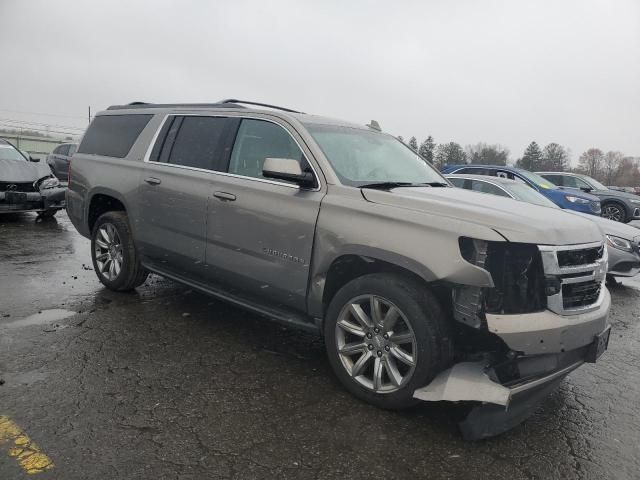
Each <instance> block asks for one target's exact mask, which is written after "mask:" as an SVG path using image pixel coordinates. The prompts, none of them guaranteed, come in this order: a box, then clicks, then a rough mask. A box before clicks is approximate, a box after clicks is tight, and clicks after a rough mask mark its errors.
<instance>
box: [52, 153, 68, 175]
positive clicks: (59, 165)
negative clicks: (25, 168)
mask: <svg viewBox="0 0 640 480" xmlns="http://www.w3.org/2000/svg"><path fill="white" fill-rule="evenodd" d="M68 153H69V145H60V146H59V147H58V148H56V149H55V150H54V154H53V162H52V165H51V167H52V169H53V173H54V175H55V176H56V177H58V178H60V179H64V178H66V175H67V173H68V172H69V167H68V164H65V159H66V155H67V154H68Z"/></svg>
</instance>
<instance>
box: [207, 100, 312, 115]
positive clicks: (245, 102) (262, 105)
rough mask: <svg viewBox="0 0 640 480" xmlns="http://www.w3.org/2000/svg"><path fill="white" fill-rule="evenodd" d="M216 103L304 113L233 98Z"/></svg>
mask: <svg viewBox="0 0 640 480" xmlns="http://www.w3.org/2000/svg"><path fill="white" fill-rule="evenodd" d="M218 103H222V104H229V103H244V104H245V105H256V106H259V107H267V108H275V109H276V110H282V111H283V112H289V113H304V112H299V111H297V110H292V109H290V108H285V107H279V106H277V105H269V104H268V103H260V102H249V101H247V100H236V99H235V98H227V99H226V100H221V101H220V102H218Z"/></svg>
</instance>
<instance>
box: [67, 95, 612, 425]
mask: <svg viewBox="0 0 640 480" xmlns="http://www.w3.org/2000/svg"><path fill="white" fill-rule="evenodd" d="M244 105H252V108H246V107H244ZM260 106H264V105H262V104H256V103H251V102H240V101H237V100H227V101H222V102H219V103H217V104H198V105H188V104H182V105H181V104H177V105H167V104H165V105H159V104H156V105H154V104H131V105H124V106H113V107H110V108H109V109H107V110H106V111H104V112H101V113H99V114H98V115H97V116H96V117H95V118H94V119H93V121H92V122H91V124H90V126H89V128H88V129H87V131H86V133H85V135H84V137H83V139H82V142H81V143H80V146H79V147H78V151H77V153H76V154H75V155H74V161H73V163H72V165H71V170H70V181H69V188H68V190H67V200H68V206H67V211H68V214H69V218H70V219H71V221H72V222H73V224H74V225H75V227H76V228H77V229H78V231H79V232H80V233H81V234H82V235H84V236H86V237H87V238H90V239H91V249H90V250H91V255H92V261H93V265H94V269H95V272H96V275H97V276H98V279H99V280H100V282H102V283H103V284H104V285H105V286H107V287H108V288H110V289H112V290H116V291H124V290H131V289H133V288H136V287H137V286H138V285H140V284H141V283H143V282H144V281H145V278H146V277H147V274H148V272H155V273H157V274H160V275H164V276H166V277H168V278H171V279H174V280H176V281H178V282H181V283H184V284H185V285H189V286H190V288H195V289H198V290H200V291H202V292H205V293H207V294H209V295H212V296H214V297H217V298H220V299H223V300H226V301H229V302H231V303H233V304H236V305H238V306H241V307H244V308H246V309H248V310H251V311H253V312H257V313H259V314H261V315H263V316H265V317H267V318H270V319H272V320H275V321H278V322H282V323H284V324H285V325H288V326H290V327H298V328H301V329H303V330H306V331H310V332H314V333H317V334H320V335H323V336H324V341H325V345H326V350H327V355H328V359H329V363H330V364H331V367H332V368H333V370H334V372H335V374H336V376H337V378H338V379H339V380H340V382H341V383H342V384H343V385H344V387H345V388H346V389H347V390H348V391H349V392H351V393H352V394H353V395H355V396H356V397H358V398H360V399H362V400H364V401H366V402H369V403H371V404H373V405H377V406H379V407H383V408H388V409H400V408H405V407H409V406H412V405H415V404H416V403H418V402H419V401H420V400H424V401H443V400H446V401H455V402H457V401H472V402H476V403H475V405H476V407H475V408H474V410H472V412H471V414H470V416H469V417H468V418H467V419H466V420H465V421H464V422H463V423H462V425H461V426H462V430H463V433H464V435H465V437H466V438H482V437H486V436H490V435H494V434H497V433H499V432H502V431H505V430H507V429H509V428H511V427H512V426H513V425H515V424H517V423H519V422H520V421H522V419H523V418H524V417H526V414H527V413H529V412H531V411H532V410H533V408H534V407H535V405H536V404H537V403H538V402H539V401H540V400H541V399H542V398H544V397H545V396H546V395H547V394H548V393H549V392H550V391H551V390H552V389H554V388H555V387H556V386H557V385H558V383H559V382H560V381H561V379H562V378H564V377H565V376H566V375H567V374H568V373H569V372H570V371H572V370H573V369H575V368H577V367H579V366H580V365H581V364H582V363H584V362H595V361H596V359H597V358H598V357H599V356H600V355H601V354H602V353H603V351H604V350H605V349H606V348H607V342H608V338H609V331H610V330H609V326H608V322H607V315H608V312H609V307H610V296H609V293H608V291H607V289H606V288H604V280H605V275H606V271H607V251H606V249H605V248H604V241H603V238H602V234H601V232H600V230H599V229H598V227H597V226H596V225H595V224H594V223H593V222H591V221H588V220H586V219H584V218H581V217H579V216H577V215H565V214H564V213H563V212H561V211H557V210H553V209H548V208H542V207H539V206H537V205H528V204H524V203H522V202H517V203H516V202H512V203H511V204H505V202H504V201H503V200H502V199H499V198H497V197H491V196H489V195H482V194H479V193H476V192H467V191H464V190H460V189H456V188H452V186H451V184H450V183H449V182H448V181H447V180H446V179H445V178H444V177H442V176H441V175H440V173H438V172H437V171H436V170H434V169H433V168H432V167H431V166H430V165H429V164H428V162H426V161H424V160H423V159H421V158H420V157H419V156H418V155H416V153H415V152H413V151H412V150H411V149H410V148H408V147H406V146H405V145H403V144H402V143H401V142H400V141H399V140H397V139H396V138H395V137H393V136H391V135H388V134H386V133H383V132H382V131H380V129H379V127H378V125H377V123H376V122H371V124H370V126H369V127H367V126H360V125H355V124H350V123H347V122H342V121H338V120H332V119H328V118H323V117H319V116H315V115H306V114H302V113H299V112H295V111H292V110H290V109H283V108H281V107H272V108H271V109H270V110H265V109H263V108H262V109H261V108H258V107H260ZM116 132H117V134H116ZM576 275H579V276H578V277H576ZM274 381H275V379H274ZM594 388H597V386H596V384H594ZM507 406H508V407H509V408H506V407H507Z"/></svg>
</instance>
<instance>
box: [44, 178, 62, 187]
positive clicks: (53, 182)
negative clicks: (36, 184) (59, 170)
mask: <svg viewBox="0 0 640 480" xmlns="http://www.w3.org/2000/svg"><path fill="white" fill-rule="evenodd" d="M59 185H60V181H59V180H58V179H57V178H56V177H49V178H45V179H44V180H43V181H42V182H40V188H43V189H46V188H54V187H57V186H59Z"/></svg>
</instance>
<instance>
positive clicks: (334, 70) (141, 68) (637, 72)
mask: <svg viewBox="0 0 640 480" xmlns="http://www.w3.org/2000/svg"><path fill="white" fill-rule="evenodd" d="M96 3H97V2H93V1H86V0H83V1H63V0H56V1H49V0H42V1H27V0H0V62H2V69H1V70H0V72H1V73H0V121H3V120H5V121H6V119H13V120H16V119H17V120H28V121H37V122H41V123H49V124H53V125H62V126H74V127H85V126H86V122H87V120H86V116H87V106H89V105H90V106H91V108H92V110H100V109H104V108H106V107H107V106H109V105H111V104H119V103H127V102H130V101H134V100H143V101H150V102H174V101H189V102H202V101H215V100H219V99H222V98H229V97H234V98H242V99H250V100H256V101H263V102H267V103H275V104H280V105H284V106H289V107H292V108H296V109H300V110H302V111H306V112H313V113H318V114H322V115H327V116H332V117H338V118H343V119H346V120H351V121H355V122H358V123H367V122H368V121H369V120H371V119H376V120H378V122H379V123H380V124H381V126H382V128H383V129H384V130H385V131H388V132H390V133H393V134H395V135H403V136H404V137H405V138H408V137H409V136H411V135H415V136H417V137H418V139H419V140H422V139H424V138H425V137H426V136H427V135H433V137H434V138H435V140H436V142H438V143H441V142H448V141H451V140H454V141H457V142H459V143H461V144H462V145H463V146H464V145H467V144H472V143H476V142H479V141H482V142H487V143H499V144H502V145H505V146H507V147H508V148H509V149H510V150H511V157H512V158H513V159H515V158H517V157H519V156H521V155H522V151H523V150H524V148H525V147H526V145H527V144H528V143H529V142H530V141H531V140H536V141H537V142H538V143H539V144H541V145H544V144H547V143H549V142H558V143H560V144H563V145H565V146H567V147H569V148H570V149H571V150H572V156H573V162H576V160H577V157H578V156H579V155H580V153H581V152H582V151H584V150H585V149H587V148H589V147H592V146H597V147H600V148H602V149H603V150H605V151H606V150H620V151H622V152H623V153H625V154H627V155H633V156H640V1H637V0H601V1H594V0H587V1H585V0H575V1H562V0H556V1H548V2H545V1H535V2H534V1H531V2H525V1H507V0H505V1H484V0H469V1H421V2H401V1H397V2H391V1H384V2H373V1H371V2H365V1H353V0H352V1H339V0H336V1H333V0H323V1H308V2H305V1H301V0H297V1H296V0H292V1H273V0H269V1H265V0H262V1H255V2H245V1H240V0H232V1H215V2H212V1H204V0H203V1H195V0H193V1H185V0H183V1H175V2H172V1H165V0H153V1H148V2H142V1H135V0H128V1H122V2H121V1H114V0H110V1H108V2H106V1H105V2H101V5H100V6H98V5H96ZM24 112H29V113H24ZM34 113H35V114H38V115H34ZM53 128H54V127H52V129H53Z"/></svg>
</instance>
